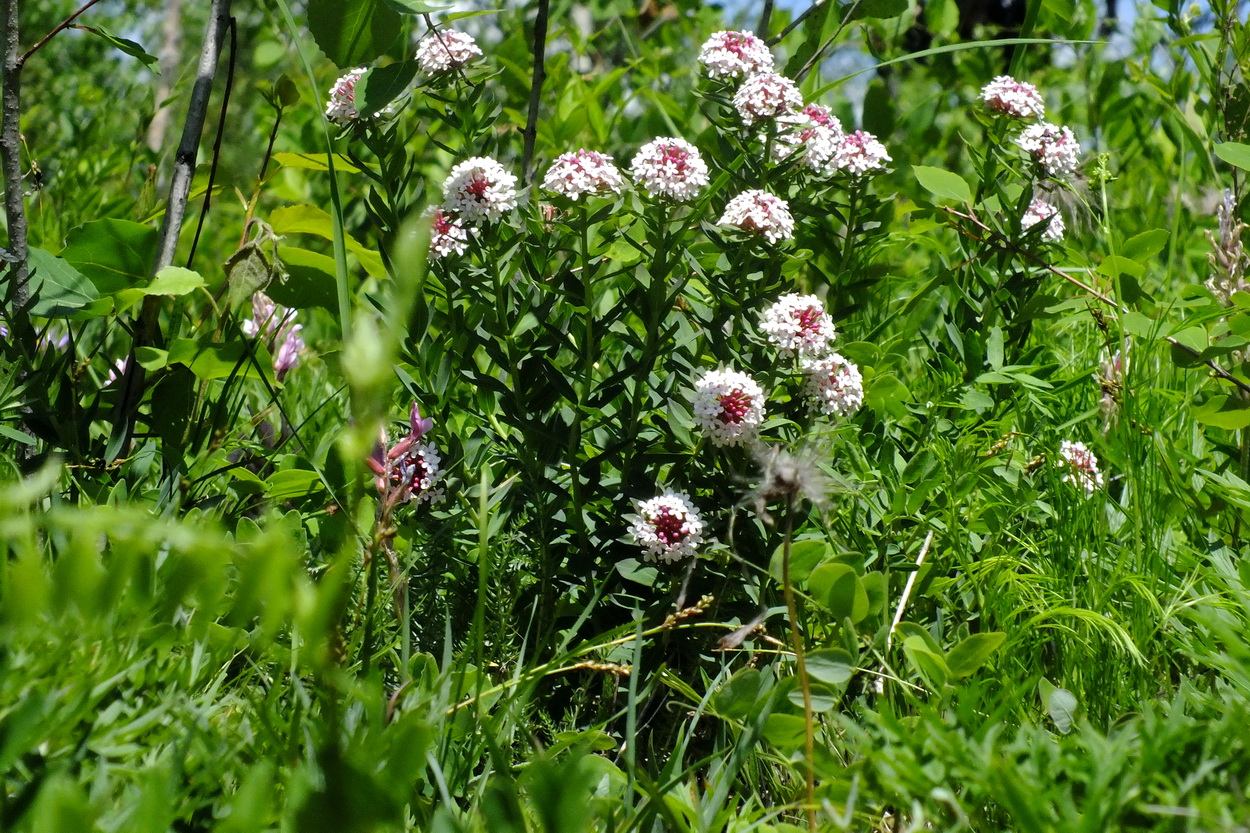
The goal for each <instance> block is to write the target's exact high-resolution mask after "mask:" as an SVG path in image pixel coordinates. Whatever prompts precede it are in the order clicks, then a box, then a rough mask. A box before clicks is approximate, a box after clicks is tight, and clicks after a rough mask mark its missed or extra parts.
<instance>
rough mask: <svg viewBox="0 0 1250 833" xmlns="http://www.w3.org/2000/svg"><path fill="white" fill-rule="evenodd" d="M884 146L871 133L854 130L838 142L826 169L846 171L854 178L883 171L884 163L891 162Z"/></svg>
mask: <svg viewBox="0 0 1250 833" xmlns="http://www.w3.org/2000/svg"><path fill="white" fill-rule="evenodd" d="M892 161H894V160H893V159H891V158H890V154H889V152H888V151H886V149H885V145H883V144H881V142H880V141H878V140H877V137H876V136H874V135H872V134H871V133H865V132H864V131H862V130H856V131H855V132H854V133H848V134H846V135H845V136H843V137H842V140H841V141H840V142H838V145H837V149H836V150H834V152H833V157H832V158H831V159H830V160H829V163H828V166H827V167H828V168H829V169H831V170H835V171H846V172H847V173H850V174H852V175H854V176H863V175H864V174H867V173H872V172H874V171H882V170H885V163H886V162H892Z"/></svg>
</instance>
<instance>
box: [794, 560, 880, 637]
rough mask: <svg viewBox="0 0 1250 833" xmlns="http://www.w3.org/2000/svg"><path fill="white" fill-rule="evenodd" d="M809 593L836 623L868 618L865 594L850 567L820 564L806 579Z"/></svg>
mask: <svg viewBox="0 0 1250 833" xmlns="http://www.w3.org/2000/svg"><path fill="white" fill-rule="evenodd" d="M807 588H808V592H809V593H811V595H812V598H813V599H814V600H815V601H816V603H817V604H819V605H820V606H821V607H823V608H825V609H826V610H828V611H829V612H830V613H832V614H833V615H834V618H836V619H837V620H838V621H839V622H840V621H842V620H843V619H845V618H849V619H850V620H851V621H852V622H858V621H860V620H861V619H863V618H864V617H865V616H867V615H868V593H867V591H865V590H864V585H863V584H862V583H861V582H860V580H859V576H857V575H856V574H855V568H854V567H852V566H850V565H849V564H839V563H836V562H835V563H832V564H821V565H820V566H819V567H817V568H816V569H815V570H813V571H812V574H811V576H809V577H808V579H807Z"/></svg>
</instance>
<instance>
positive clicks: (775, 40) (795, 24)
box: [768, 0, 825, 46]
mask: <svg viewBox="0 0 1250 833" xmlns="http://www.w3.org/2000/svg"><path fill="white" fill-rule="evenodd" d="M823 5H825V0H816V2H815V3H812V5H810V6H808V7H807V8H806V9H804V10H803V14H801V15H799V16H798V17H796V18H795V19H794V20H791V21H790V23H789V24H788V25H787V26H786V28H784V29H782V30H781V33H780V34H778V35H776V36H774V37H771V38H769V39H768V45H769V46H776V45H777V44H779V43H781V41H782V40H784V39H785V36H786V35H788V34H790V33H791V32H793V31H794V30H795V29H797V28H799V26H801V25H803V21H805V20H807V19H808V18H809V17H811V16H812V15H813V14H814V13H815V12H816V10H817V9H819V8H820V7H821V6H823Z"/></svg>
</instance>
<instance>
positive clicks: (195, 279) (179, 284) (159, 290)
mask: <svg viewBox="0 0 1250 833" xmlns="http://www.w3.org/2000/svg"><path fill="white" fill-rule="evenodd" d="M205 286H207V284H206V283H205V281H204V278H203V276H201V275H200V273H199V272H193V271H192V270H190V269H183V268H182V267H181V266H166V267H165V268H164V269H162V270H161V271H159V272H157V273H156V277H154V278H152V282H151V283H150V284H148V285H147V286H146V287H145V288H144V290H143V292H144V294H145V295H188V294H190V293H192V292H194V291H195V290H197V289H202V288H203V287H205Z"/></svg>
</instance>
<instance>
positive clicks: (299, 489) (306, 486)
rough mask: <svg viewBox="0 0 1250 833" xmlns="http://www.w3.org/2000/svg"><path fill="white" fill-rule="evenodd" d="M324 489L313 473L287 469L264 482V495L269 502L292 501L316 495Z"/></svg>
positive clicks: (319, 479)
mask: <svg viewBox="0 0 1250 833" xmlns="http://www.w3.org/2000/svg"><path fill="white" fill-rule="evenodd" d="M323 488H324V485H323V484H322V482H321V478H320V477H319V476H318V475H317V473H316V472H315V471H305V470H304V469H288V470H286V471H280V472H275V473H274V474H272V475H270V476H269V479H268V480H266V481H265V494H266V495H268V496H269V499H270V500H277V501H283V500H293V499H295V498H300V497H307V496H308V495H312V494H316V493H317V492H320V491H321V490H322V489H323Z"/></svg>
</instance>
